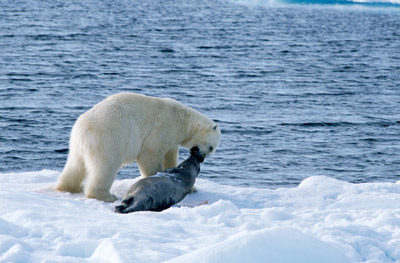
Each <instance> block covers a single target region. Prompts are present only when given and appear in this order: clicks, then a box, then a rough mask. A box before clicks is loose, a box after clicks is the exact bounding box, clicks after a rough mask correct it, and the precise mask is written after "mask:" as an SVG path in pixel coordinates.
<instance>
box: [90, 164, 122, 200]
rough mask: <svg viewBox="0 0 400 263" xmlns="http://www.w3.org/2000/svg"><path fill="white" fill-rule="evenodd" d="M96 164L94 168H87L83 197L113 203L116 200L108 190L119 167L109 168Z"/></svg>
mask: <svg viewBox="0 0 400 263" xmlns="http://www.w3.org/2000/svg"><path fill="white" fill-rule="evenodd" d="M109 165H110V164H109V163H108V164H107V165H103V164H99V163H97V166H96V167H93V166H91V167H89V169H88V170H89V173H88V176H87V178H88V179H87V182H86V185H85V196H86V197H87V198H93V199H97V200H100V201H104V202H114V201H116V200H117V199H118V198H117V197H116V196H115V195H113V194H111V193H110V188H111V186H112V184H113V182H114V179H115V176H116V175H117V172H118V170H119V167H109Z"/></svg>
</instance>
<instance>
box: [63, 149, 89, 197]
mask: <svg viewBox="0 0 400 263" xmlns="http://www.w3.org/2000/svg"><path fill="white" fill-rule="evenodd" d="M85 176H86V169H85V166H84V163H83V160H82V159H81V158H80V157H72V155H71V154H70V155H69V156H68V160H67V163H66V164H65V167H64V169H63V171H62V173H61V175H60V176H59V177H58V180H57V185H56V189H57V190H58V191H62V192H71V193H81V192H83V188H82V181H83V179H85Z"/></svg>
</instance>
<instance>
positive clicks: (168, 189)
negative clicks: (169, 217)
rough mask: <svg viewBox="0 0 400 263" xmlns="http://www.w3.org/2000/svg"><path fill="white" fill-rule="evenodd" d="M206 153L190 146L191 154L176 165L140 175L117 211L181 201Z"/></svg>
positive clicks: (158, 207)
mask: <svg viewBox="0 0 400 263" xmlns="http://www.w3.org/2000/svg"><path fill="white" fill-rule="evenodd" d="M203 161H204V156H202V155H200V150H199V148H198V147H193V148H192V149H190V156H189V158H187V159H186V160H185V161H183V162H182V163H181V164H180V165H179V166H178V167H176V168H169V169H166V170H164V171H163V172H161V173H158V174H156V175H153V176H150V177H147V178H143V179H140V180H139V181H137V182H136V183H135V184H134V185H133V186H132V187H131V188H130V189H129V191H128V193H127V194H126V196H125V197H124V200H122V202H121V204H120V205H118V206H116V207H115V212H117V213H131V212H137V211H157V212H159V211H162V210H164V209H167V208H169V207H171V206H172V205H174V204H176V203H178V202H180V201H181V200H182V199H183V198H184V197H185V196H186V195H187V194H188V193H190V191H191V189H192V187H193V185H194V182H195V180H196V177H197V175H198V174H199V172H200V163H202V162H203Z"/></svg>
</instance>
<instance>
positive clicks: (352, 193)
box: [0, 170, 400, 263]
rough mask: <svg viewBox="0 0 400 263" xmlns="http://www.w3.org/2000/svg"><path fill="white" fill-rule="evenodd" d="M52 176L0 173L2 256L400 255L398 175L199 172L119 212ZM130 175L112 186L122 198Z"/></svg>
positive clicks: (331, 258)
mask: <svg viewBox="0 0 400 263" xmlns="http://www.w3.org/2000/svg"><path fill="white" fill-rule="evenodd" d="M58 176H59V172H57V171H49V170H43V171H40V172H28V173H3V174H0V262H68V263H73V262H123V263H126V262H146V263H149V262H230V263H232V262H270V263H278V262H290V263H302V262H304V263H313V262H315V263H321V262H323V263H330V262H332V263H346V262H370V263H372V262H400V181H399V182H397V183H366V184H351V183H347V182H343V181H338V180H335V179H332V178H329V177H324V176H318V177H310V178H307V179H306V180H304V181H303V182H302V183H301V184H300V185H299V186H298V187H295V188H280V189H275V190H271V189H254V188H239V187H233V186H226V185H219V184H216V183H213V182H211V181H208V180H204V179H201V178H199V179H197V181H196V188H197V189H198V192H197V193H194V194H190V195H188V196H187V197H186V198H185V199H184V200H183V201H182V202H181V203H180V204H179V206H175V207H172V208H170V209H167V210H165V211H163V212H137V213H131V214H116V213H114V207H115V205H116V204H118V202H119V201H117V202H115V203H113V204H110V203H104V202H101V201H97V200H92V199H86V198H85V197H84V196H83V194H69V193H60V192H56V191H54V190H53V186H54V184H55V182H56V180H57V177H58ZM136 180H137V179H129V180H121V181H115V182H114V185H113V187H112V190H111V191H112V192H113V193H114V194H116V195H117V196H119V198H120V199H122V197H123V195H124V194H125V192H126V191H127V190H128V189H129V187H130V186H131V185H132V184H133V183H134V182H135V181H136ZM204 201H208V204H203V205H199V204H200V203H202V202H204Z"/></svg>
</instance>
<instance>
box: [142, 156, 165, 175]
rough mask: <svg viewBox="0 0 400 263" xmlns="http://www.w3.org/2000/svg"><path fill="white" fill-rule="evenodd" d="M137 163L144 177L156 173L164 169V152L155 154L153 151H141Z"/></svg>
mask: <svg viewBox="0 0 400 263" xmlns="http://www.w3.org/2000/svg"><path fill="white" fill-rule="evenodd" d="M137 164H138V166H139V169H140V175H141V176H142V177H149V176H152V175H155V174H156V173H158V172H161V171H162V170H163V164H164V154H161V153H159V154H153V153H152V152H150V151H149V152H141V153H140V155H139V157H138V159H137Z"/></svg>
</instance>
